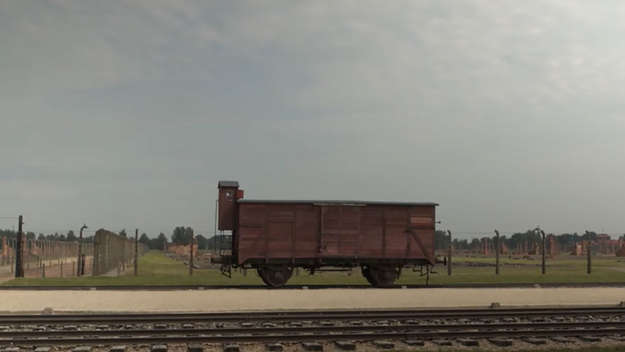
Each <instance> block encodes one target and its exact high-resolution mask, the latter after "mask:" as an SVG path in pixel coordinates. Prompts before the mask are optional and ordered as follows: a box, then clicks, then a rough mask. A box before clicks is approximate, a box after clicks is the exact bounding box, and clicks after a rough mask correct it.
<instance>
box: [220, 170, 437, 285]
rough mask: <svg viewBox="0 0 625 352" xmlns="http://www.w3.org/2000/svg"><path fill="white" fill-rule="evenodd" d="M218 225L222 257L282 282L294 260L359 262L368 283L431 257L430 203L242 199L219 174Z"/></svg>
mask: <svg viewBox="0 0 625 352" xmlns="http://www.w3.org/2000/svg"><path fill="white" fill-rule="evenodd" d="M218 188H219V217H218V219H219V223H218V228H219V229H220V230H229V231H232V241H233V243H232V248H233V250H232V255H231V256H224V257H222V258H221V261H222V263H223V265H224V266H226V268H225V270H226V271H229V269H230V267H231V266H235V267H245V268H255V269H257V270H258V273H259V275H260V276H261V278H262V279H263V281H264V282H265V283H266V284H267V285H269V286H273V287H278V286H282V285H283V284H284V283H286V281H288V279H289V278H290V276H291V274H292V271H293V268H294V267H302V268H305V269H307V270H309V271H310V272H311V273H314V272H315V271H318V270H324V268H328V267H333V268H353V267H358V266H360V267H361V269H362V272H363V275H364V276H365V278H367V280H368V281H369V282H370V283H371V284H372V285H374V286H388V285H392V284H393V282H394V281H395V280H396V279H397V278H398V277H399V275H400V272H401V269H402V268H404V267H407V266H408V267H414V266H422V265H433V264H434V262H435V257H434V228H435V223H436V212H435V209H436V206H437V204H436V203H410V202H363V201H336V200H333V201H318V200H249V199H243V191H242V190H240V189H239V184H238V182H236V181H220V182H219V186H218Z"/></svg>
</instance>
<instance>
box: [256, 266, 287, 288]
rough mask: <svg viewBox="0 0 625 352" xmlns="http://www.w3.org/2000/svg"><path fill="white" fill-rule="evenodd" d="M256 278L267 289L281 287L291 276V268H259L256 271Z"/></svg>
mask: <svg viewBox="0 0 625 352" xmlns="http://www.w3.org/2000/svg"><path fill="white" fill-rule="evenodd" d="M257 271H258V276H260V278H261V279H263V282H264V283H265V284H266V285H267V286H269V287H282V286H284V284H285V283H286V282H287V281H289V279H290V278H291V275H293V268H292V267H290V266H286V265H284V266H279V265H275V266H261V267H259V268H258V269H257Z"/></svg>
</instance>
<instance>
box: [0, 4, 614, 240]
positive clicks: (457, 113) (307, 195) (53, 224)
mask: <svg viewBox="0 0 625 352" xmlns="http://www.w3.org/2000/svg"><path fill="white" fill-rule="evenodd" d="M623 18H625V2H622V1H609V0H605V1H598V2H591V1H581V0H580V1H575V0H561V1H548V0H546V1H527V2H526V1H516V0H508V1H489V0H484V1H470V0H461V1H451V0H442V1H441V0H433V1H425V0H424V1H415V0H409V1H365V0H354V1H340V2H338V1H329V0H328V1H308V2H304V1H302V2H299V1H298V2H296V1H286V0H285V1H214V2H209V1H165V0H163V1H157V0H141V1H140V0H135V1H121V0H112V1H89V0H85V1H83V0H76V1H60V0H57V1H53V0H50V1H45V2H43V1H31V0H7V1H1V2H0V228H12V227H13V226H14V222H15V221H14V220H12V219H2V217H13V216H17V215H18V214H23V215H24V218H25V223H26V225H25V230H28V231H34V232H37V233H39V232H45V233H50V232H67V231H68V230H70V229H71V230H74V231H77V230H78V229H79V227H80V226H81V225H82V224H83V223H85V224H87V225H88V226H89V228H90V230H95V229H98V228H107V229H110V230H113V231H119V230H121V229H126V230H129V232H130V231H132V230H134V229H135V228H139V231H140V232H146V233H147V234H148V235H150V236H157V235H158V233H159V232H164V233H165V234H168V235H169V234H171V232H172V230H173V228H174V226H191V227H193V228H194V229H195V232H196V233H200V234H208V235H210V234H212V232H213V228H214V223H213V219H214V205H215V199H216V197H217V181H218V180H221V179H226V180H238V181H239V182H240V184H241V187H242V188H243V189H245V195H246V197H247V198H254V199H263V198H267V199H354V200H388V201H433V202H437V203H439V204H440V206H439V207H438V209H437V217H438V220H440V221H441V223H440V224H439V225H438V226H439V228H440V229H450V230H451V231H453V232H454V233H456V234H457V236H460V237H462V236H474V235H478V234H481V233H488V234H490V233H491V231H492V230H494V229H499V230H500V231H502V232H503V233H506V232H514V231H524V230H526V229H530V228H534V227H536V226H541V227H542V228H543V229H544V230H545V231H546V232H554V233H561V232H583V231H585V230H596V231H601V232H607V233H610V234H613V235H614V236H616V235H618V234H623V233H625V223H624V222H623V218H624V217H623V214H624V213H623V211H624V210H625V197H624V195H625V181H624V180H625V99H623V97H624V89H625V60H624V57H625V40H624V39H623V33H625V21H623V20H622V19H623Z"/></svg>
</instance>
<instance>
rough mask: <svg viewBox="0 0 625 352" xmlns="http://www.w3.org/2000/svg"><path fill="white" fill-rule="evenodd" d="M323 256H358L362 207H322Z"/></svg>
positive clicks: (320, 245) (321, 236) (320, 246)
mask: <svg viewBox="0 0 625 352" xmlns="http://www.w3.org/2000/svg"><path fill="white" fill-rule="evenodd" d="M320 208H321V209H320V210H321V221H320V235H319V239H320V241H319V253H320V255H321V256H357V255H358V250H359V239H360V216H361V209H362V206H358V205H320Z"/></svg>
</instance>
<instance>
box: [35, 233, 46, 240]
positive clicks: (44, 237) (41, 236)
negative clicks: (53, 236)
mask: <svg viewBox="0 0 625 352" xmlns="http://www.w3.org/2000/svg"><path fill="white" fill-rule="evenodd" d="M45 239H46V236H45V235H44V234H42V233H40V234H39V236H38V237H37V240H38V241H43V240H45Z"/></svg>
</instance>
